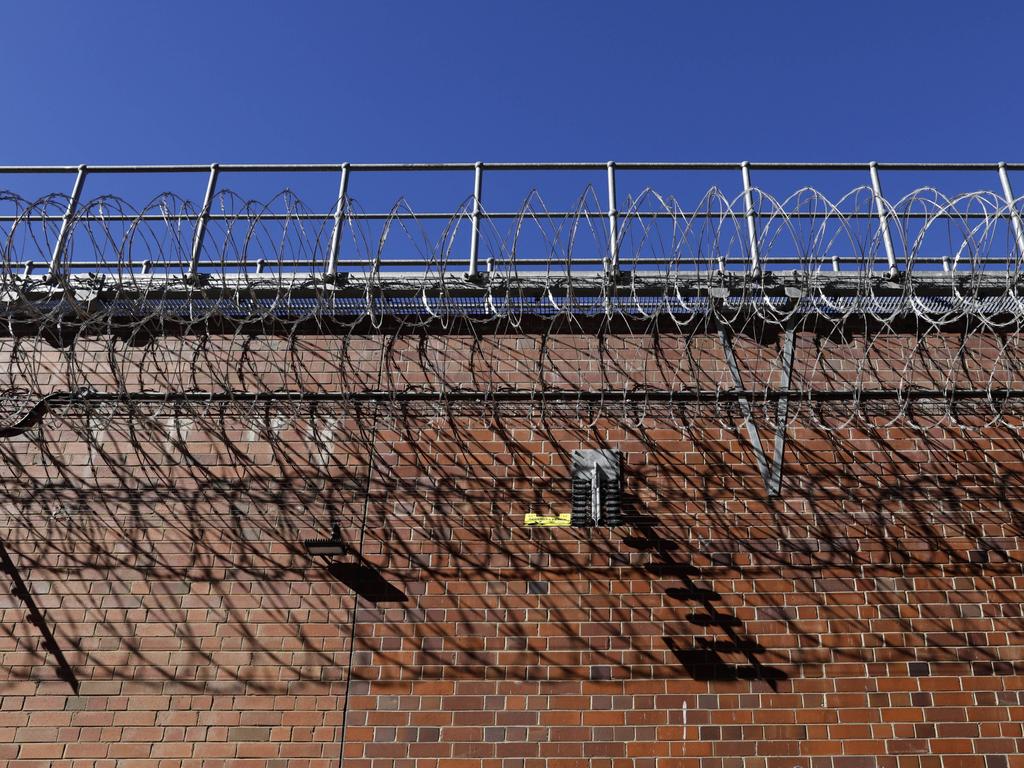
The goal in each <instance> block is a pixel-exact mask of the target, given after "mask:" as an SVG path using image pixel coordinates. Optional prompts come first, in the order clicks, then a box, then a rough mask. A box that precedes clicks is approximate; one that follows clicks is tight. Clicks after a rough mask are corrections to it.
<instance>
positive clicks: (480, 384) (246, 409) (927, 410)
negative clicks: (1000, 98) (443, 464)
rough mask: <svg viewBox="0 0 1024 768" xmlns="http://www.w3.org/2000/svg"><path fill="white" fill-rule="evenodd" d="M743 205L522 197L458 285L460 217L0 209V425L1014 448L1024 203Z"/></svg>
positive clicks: (270, 206) (707, 200)
mask: <svg viewBox="0 0 1024 768" xmlns="http://www.w3.org/2000/svg"><path fill="white" fill-rule="evenodd" d="M751 200H752V201H753V207H751V206H749V205H748V204H747V202H746V201H745V200H744V199H742V198H729V197H727V196H726V195H725V194H724V193H723V192H722V191H721V190H718V189H714V188H713V189H710V190H709V191H708V192H707V193H706V194H705V195H704V197H703V199H702V200H701V202H700V204H699V205H697V206H696V207H694V208H692V209H684V207H683V206H682V205H681V204H680V202H679V201H678V200H677V199H676V198H674V197H671V196H663V195H660V194H658V193H657V192H656V191H655V190H651V189H648V190H645V191H643V192H642V193H641V194H639V195H637V196H636V197H632V198H629V199H627V200H626V201H625V205H623V206H622V209H621V210H620V211H618V212H617V218H616V221H615V225H614V231H615V233H616V235H615V238H614V239H613V238H612V236H611V234H610V233H611V231H612V230H611V229H610V228H609V226H608V219H609V214H608V211H606V210H603V209H602V206H601V204H600V201H599V200H598V198H597V195H596V194H595V192H594V190H593V189H592V188H589V187H588V188H587V189H585V190H584V191H583V192H582V193H581V194H580V195H579V197H578V199H577V202H576V204H575V205H574V206H572V208H571V210H569V211H554V210H551V209H550V208H548V207H547V206H546V204H545V202H544V200H543V198H542V197H541V196H540V195H539V194H538V193H537V192H536V191H534V192H531V193H530V194H529V195H528V196H527V197H526V198H525V199H524V201H523V203H522V205H521V206H520V207H519V209H518V210H517V211H516V212H515V213H514V214H510V215H505V214H491V213H488V212H487V211H485V210H484V211H481V215H480V217H479V246H480V253H481V262H482V263H483V264H485V265H486V269H485V270H482V271H481V272H480V274H478V275H476V274H470V275H469V276H467V274H466V270H467V266H468V264H469V262H468V256H467V254H468V242H469V238H470V237H471V236H472V229H473V223H474V220H473V206H472V205H471V203H472V200H471V199H470V200H466V201H463V203H462V204H461V205H460V206H459V207H458V208H457V210H455V211H454V212H453V213H451V214H450V215H444V216H441V215H437V214H428V215H422V214H421V215H418V214H417V213H416V212H415V211H414V210H413V208H412V207H411V206H410V205H409V204H408V202H407V201H405V200H404V199H401V200H398V201H397V202H396V203H395V204H394V206H392V208H391V209H390V211H389V212H388V213H386V214H373V213H367V212H366V211H364V210H363V209H362V207H361V206H360V203H359V201H358V200H357V199H349V198H346V199H343V200H339V201H338V202H337V206H338V207H337V208H336V209H335V212H332V213H330V214H316V213H314V212H313V211H311V210H310V209H308V208H307V207H306V206H304V204H303V203H302V201H301V200H300V199H299V198H298V197H297V196H296V195H294V194H293V193H291V192H288V191H286V192H283V193H281V194H279V195H277V196H276V197H274V198H273V199H271V200H270V201H268V202H254V201H248V200H245V199H243V198H242V197H240V196H238V195H236V194H234V193H232V192H230V191H222V192H220V193H218V195H217V196H216V198H215V201H214V203H215V204H214V205H213V206H212V208H211V211H210V212H207V213H208V221H207V222H206V231H205V235H204V237H203V238H202V240H201V242H198V244H197V234H196V232H197V222H199V221H200V220H201V219H202V216H203V211H202V210H201V209H200V206H197V205H196V204H194V203H192V202H190V201H188V200H185V199H183V198H181V197H178V196H174V195H169V194H168V195H161V196H158V197H157V198H155V199H153V200H152V201H150V202H149V203H148V204H146V205H143V206H141V207H140V208H136V207H133V206H132V205H130V204H129V203H128V202H127V201H125V200H122V199H119V198H116V197H113V196H104V197H100V198H97V199H94V200H91V201H87V202H82V203H81V204H79V205H78V206H77V208H76V210H75V212H74V214H73V215H71V216H66V212H67V211H68V198H67V197H64V196H62V195H51V196H47V197H44V198H41V199H38V200H34V201H29V200H24V199H22V198H20V197H18V196H16V195H14V194H11V193H0V204H2V205H4V206H7V209H9V210H14V211H15V213H14V214H12V215H10V216H7V217H6V218H5V219H4V220H2V221H0V249H2V251H0V257H2V259H0V263H2V272H0V310H2V317H3V321H4V322H3V325H4V326H5V330H6V334H4V336H3V338H0V355H2V356H3V358H4V359H5V360H7V361H8V365H7V366H6V370H5V371H4V372H3V374H0V389H2V390H3V392H4V395H3V396H2V397H0V400H2V402H3V408H2V411H3V414H4V416H3V421H4V425H2V426H5V428H9V429H17V428H18V425H19V424H22V423H23V422H26V420H28V421H29V422H30V421H31V420H32V419H33V418H36V417H37V416H38V414H39V413H40V411H41V410H47V409H55V408H63V409H72V410H73V409H76V408H80V407H82V405H83V404H85V403H89V404H90V408H91V409H92V410H95V405H96V404H97V403H104V404H107V405H109V404H111V403H115V404H116V403H126V402H145V403H147V404H149V405H151V406H152V405H157V406H160V408H162V409H163V410H162V411H161V413H165V414H166V415H167V417H168V418H173V419H177V418H183V419H187V418H191V416H190V415H189V414H197V413H200V412H205V410H204V409H208V408H209V407H211V404H212V403H220V404H223V403H225V402H230V403H232V407H233V408H234V409H235V410H236V411H238V412H241V413H242V414H243V417H244V419H246V420H247V423H250V424H252V425H253V429H254V430H256V431H257V432H258V431H259V430H262V429H265V428H266V427H267V425H268V424H271V422H273V423H272V424H271V427H272V428H273V429H279V428H285V427H287V425H288V424H290V423H292V422H293V421H294V420H295V419H297V418H298V417H299V416H300V415H301V414H305V413H307V412H308V411H309V409H310V408H311V407H313V406H314V405H315V404H316V403H317V402H321V401H330V402H332V403H336V404H337V403H341V404H346V403H347V404H350V405H351V404H354V403H355V402H357V401H358V402H366V401H372V402H375V403H377V404H386V405H389V406H390V407H391V408H392V410H399V409H401V408H404V407H410V406H415V407H416V408H420V409H425V408H426V409H430V408H433V409H435V410H436V412H437V414H438V417H439V418H440V417H447V416H448V415H450V413H451V412H452V409H455V410H457V411H459V412H464V411H466V410H467V409H470V408H472V409H475V411H476V412H478V413H486V412H488V411H493V410H494V409H497V408H505V409H508V408H517V409H524V408H525V409H532V411H533V412H534V413H535V415H536V417H537V418H546V416H547V415H548V414H550V413H555V412H557V413H559V414H561V415H560V418H565V417H566V414H568V413H571V414H572V418H574V419H575V420H576V421H577V422H579V423H581V424H593V423H596V422H597V421H599V420H600V419H601V418H604V417H606V416H608V415H613V416H614V417H615V418H618V419H624V420H626V421H627V422H629V423H632V424H636V425H642V424H644V423H645V422H646V421H648V420H649V419H651V418H652V416H653V415H654V414H658V418H664V417H669V418H671V419H673V420H676V421H678V422H680V423H686V422H687V421H688V420H692V419H693V418H696V417H698V415H699V417H700V418H706V417H707V416H708V415H709V414H710V415H712V416H714V417H715V418H718V419H720V420H721V422H722V423H723V424H726V423H730V424H731V423H735V420H736V419H737V418H743V419H746V418H754V419H756V420H759V421H761V422H763V423H766V424H767V425H769V426H776V425H777V424H778V423H780V422H781V423H782V424H783V425H785V424H786V423H790V422H793V421H794V420H798V419H810V420H813V421H814V422H815V423H816V424H818V425H820V426H821V427H824V428H827V429H847V428H849V427H850V426H851V425H853V424H855V423H857V422H863V421H865V420H871V421H873V422H877V421H878V420H879V419H882V420H883V421H885V420H888V421H892V422H895V421H902V422H907V423H910V424H915V425H920V426H921V427H922V428H925V427H928V426H931V425H935V424H945V425H953V426H956V427H958V428H964V429H967V428H975V427H978V428H981V427H988V426H993V425H1003V426H1009V427H1011V428H1013V429H1018V428H1019V426H1020V424H1021V423H1022V421H1021V419H1020V418H1019V417H1018V415H1017V413H1018V408H1017V401H1018V400H1019V399H1020V397H1021V395H1022V394H1024V377H1022V371H1024V365H1022V364H1024V354H1022V351H1021V349H1022V347H1021V344H1020V334H1021V329H1022V315H1024V300H1022V298H1021V296H1020V294H1019V292H1018V287H1019V283H1020V278H1021V275H1020V273H1021V252H1020V249H1019V240H1020V229H1019V223H1020V219H1019V215H1018V213H1017V211H1018V209H1019V207H1020V204H1021V202H1022V201H1017V202H1016V203H1014V204H1008V203H1007V202H1006V201H1005V200H1004V199H1003V198H1000V197H999V196H998V195H996V194H994V193H992V192H975V193H968V194H961V195H957V196H946V195H943V194H942V193H941V192H940V191H938V190H936V189H930V188H925V189H918V190H916V191H914V192H912V193H910V194H908V195H906V196H905V197H902V198H901V199H899V200H896V201H894V202H889V201H885V200H881V201H880V200H879V199H878V198H876V197H875V195H874V193H873V192H872V190H871V188H870V187H861V188H857V189H854V190H852V191H850V192H849V193H847V194H845V195H843V196H842V197H840V198H839V199H837V200H830V199H829V198H827V197H826V196H825V195H823V194H821V193H820V192H818V191H816V190H814V189H811V188H805V189H801V190H799V191H797V192H796V193H794V194H793V195H791V196H789V197H787V198H785V199H781V200H780V199H776V198H774V197H772V196H771V195H769V194H767V193H766V192H763V191H760V190H756V189H755V190H752V192H751ZM339 210H340V212H341V213H340V215H338V216H337V219H338V223H337V224H336V222H335V218H336V217H335V213H336V212H337V211H339ZM751 216H753V217H754V219H755V224H756V226H755V228H754V232H755V237H754V238H753V239H752V238H751V237H750V229H749V222H750V220H751ZM336 227H339V228H340V229H338V230H337V233H336ZM887 235H888V236H887ZM333 237H337V240H338V242H339V248H338V251H337V253H335V254H332V253H331V249H332V238H333ZM332 258H336V263H337V265H338V270H339V271H338V272H337V273H336V274H334V273H330V270H329V269H328V267H329V266H330V264H331V261H332ZM894 267H895V269H894ZM787 345H788V348H787ZM787 349H788V351H787ZM730 356H732V357H733V358H734V359H735V365H733V364H732V363H731V362H730ZM378 361H383V363H382V364H383V368H382V369H381V373H382V375H381V381H382V382H383V383H377V374H378V369H377V365H378ZM790 361H791V362H790ZM102 410H103V409H101V411H102ZM158 410H160V409H158ZM108 411H109V409H107V411H103V412H108ZM268 414H270V415H268ZM91 418H97V417H96V416H95V415H94V416H93V417H91ZM268 419H269V420H270V421H268ZM274 420H276V422H275V421H274ZM26 423H27V422H26ZM275 424H276V426H274V425H275Z"/></svg>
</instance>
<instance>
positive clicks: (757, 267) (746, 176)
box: [723, 160, 761, 277]
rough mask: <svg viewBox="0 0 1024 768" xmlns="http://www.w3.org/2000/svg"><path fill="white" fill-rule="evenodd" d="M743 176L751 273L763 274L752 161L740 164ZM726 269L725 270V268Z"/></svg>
mask: <svg viewBox="0 0 1024 768" xmlns="http://www.w3.org/2000/svg"><path fill="white" fill-rule="evenodd" d="M740 174H741V175H742V176H743V204H744V206H745V208H746V218H747V237H748V238H749V239H750V274H752V275H753V276H754V277H760V275H761V252H760V250H759V249H758V246H757V211H755V210H754V188H753V187H752V186H751V185H750V163H748V162H747V161H746V160H744V161H743V163H742V164H741V165H740ZM723 271H724V270H723Z"/></svg>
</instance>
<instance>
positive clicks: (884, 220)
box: [869, 161, 899, 278]
mask: <svg viewBox="0 0 1024 768" xmlns="http://www.w3.org/2000/svg"><path fill="white" fill-rule="evenodd" d="M869 171H870V173H871V190H872V192H873V193H874V196H875V211H876V212H877V214H878V226H879V229H880V231H881V233H882V244H883V245H884V246H885V258H886V260H887V261H888V262H889V277H891V278H895V277H896V275H898V274H899V268H898V267H897V266H896V249H894V248H893V247H892V235H891V234H890V233H889V216H888V214H887V212H886V209H885V198H884V197H882V181H881V179H879V177H878V163H876V162H874V161H872V163H871V165H870V166H869Z"/></svg>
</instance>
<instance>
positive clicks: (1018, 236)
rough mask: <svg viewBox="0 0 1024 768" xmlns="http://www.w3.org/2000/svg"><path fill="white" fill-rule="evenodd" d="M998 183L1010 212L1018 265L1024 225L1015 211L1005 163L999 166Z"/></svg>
mask: <svg viewBox="0 0 1024 768" xmlns="http://www.w3.org/2000/svg"><path fill="white" fill-rule="evenodd" d="M999 182H1000V183H1001V184H1002V185H1003V196H1004V197H1005V198H1006V207H1007V208H1008V209H1009V211H1010V221H1012V222H1013V236H1014V239H1015V240H1016V241H1017V260H1018V263H1019V262H1020V260H1021V259H1024V224H1022V223H1021V220H1020V212H1019V211H1018V210H1017V203H1016V199H1015V198H1014V196H1013V188H1012V187H1011V186H1010V177H1009V175H1008V174H1007V173H1006V163H1000V164H999Z"/></svg>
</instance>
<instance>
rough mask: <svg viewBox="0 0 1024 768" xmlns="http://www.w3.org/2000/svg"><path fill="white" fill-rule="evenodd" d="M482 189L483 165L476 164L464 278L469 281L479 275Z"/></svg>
mask: <svg viewBox="0 0 1024 768" xmlns="http://www.w3.org/2000/svg"><path fill="white" fill-rule="evenodd" d="M483 189H484V164H483V163H477V164H476V165H475V166H474V168H473V231H472V232H471V233H470V241H469V272H467V274H466V276H467V277H469V278H470V279H471V280H472V279H474V278H476V277H477V276H478V275H479V273H480V268H479V259H480V213H481V210H482V209H481V205H480V199H481V196H482V195H483Z"/></svg>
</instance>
